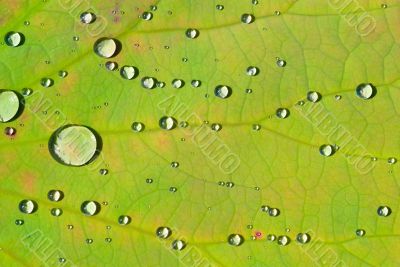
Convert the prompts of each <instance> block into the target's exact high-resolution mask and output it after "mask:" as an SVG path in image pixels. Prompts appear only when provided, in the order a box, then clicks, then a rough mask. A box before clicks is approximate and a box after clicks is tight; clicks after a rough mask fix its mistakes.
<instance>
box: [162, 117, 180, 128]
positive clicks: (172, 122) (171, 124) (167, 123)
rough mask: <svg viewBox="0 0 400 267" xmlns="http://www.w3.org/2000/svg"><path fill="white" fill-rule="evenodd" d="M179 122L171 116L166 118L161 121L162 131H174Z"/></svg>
mask: <svg viewBox="0 0 400 267" xmlns="http://www.w3.org/2000/svg"><path fill="white" fill-rule="evenodd" d="M177 123H178V122H177V121H176V119H175V118H173V117H170V116H164V117H162V118H161V119H160V121H159V125H160V127H161V129H164V130H172V129H174V128H175V127H176V125H177Z"/></svg>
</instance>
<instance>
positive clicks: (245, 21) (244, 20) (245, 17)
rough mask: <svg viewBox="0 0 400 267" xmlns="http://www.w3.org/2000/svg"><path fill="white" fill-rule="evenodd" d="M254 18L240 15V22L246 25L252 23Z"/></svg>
mask: <svg viewBox="0 0 400 267" xmlns="http://www.w3.org/2000/svg"><path fill="white" fill-rule="evenodd" d="M255 19H256V18H255V17H254V16H253V15H252V14H243V15H242V18H241V20H242V22H243V23H246V24H250V23H253V22H254V20H255Z"/></svg>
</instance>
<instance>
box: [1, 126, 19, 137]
mask: <svg viewBox="0 0 400 267" xmlns="http://www.w3.org/2000/svg"><path fill="white" fill-rule="evenodd" d="M16 133H17V130H16V129H15V128H14V127H6V128H5V129H4V134H5V135H7V136H9V137H13V136H14V135H15V134H16Z"/></svg>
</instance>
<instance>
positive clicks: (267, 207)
mask: <svg viewBox="0 0 400 267" xmlns="http://www.w3.org/2000/svg"><path fill="white" fill-rule="evenodd" d="M269 209H270V207H269V206H267V205H263V206H261V211H263V212H268V211H269Z"/></svg>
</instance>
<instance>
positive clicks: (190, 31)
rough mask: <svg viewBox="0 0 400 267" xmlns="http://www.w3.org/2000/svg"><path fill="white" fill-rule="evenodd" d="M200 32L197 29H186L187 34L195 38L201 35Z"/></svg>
mask: <svg viewBox="0 0 400 267" xmlns="http://www.w3.org/2000/svg"><path fill="white" fill-rule="evenodd" d="M199 34H200V32H199V30H196V29H187V30H186V36H187V37H188V38H190V39H195V38H197V37H198V36H199Z"/></svg>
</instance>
